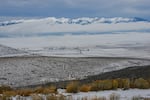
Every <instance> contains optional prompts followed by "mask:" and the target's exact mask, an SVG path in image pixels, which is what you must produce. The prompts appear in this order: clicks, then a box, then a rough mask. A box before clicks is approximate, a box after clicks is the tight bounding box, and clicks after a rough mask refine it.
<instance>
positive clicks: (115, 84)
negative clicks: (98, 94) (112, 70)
mask: <svg viewBox="0 0 150 100" xmlns="http://www.w3.org/2000/svg"><path fill="white" fill-rule="evenodd" d="M112 88H113V89H117V88H118V81H117V80H112Z"/></svg>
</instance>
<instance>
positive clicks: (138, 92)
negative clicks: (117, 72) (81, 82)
mask: <svg viewBox="0 0 150 100" xmlns="http://www.w3.org/2000/svg"><path fill="white" fill-rule="evenodd" d="M59 92H60V93H62V94H63V95H66V96H72V98H73V100H82V99H81V98H85V97H87V98H88V100H90V99H92V98H94V97H106V98H107V100H109V97H110V95H111V94H115V95H117V96H119V97H120V100H132V98H133V97H143V98H150V89H145V90H142V89H129V90H121V89H119V90H109V91H107V90H106V91H98V92H88V93H84V92H80V93H76V94H72V93H65V90H59ZM140 100H141V99H140Z"/></svg>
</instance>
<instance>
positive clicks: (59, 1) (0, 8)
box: [0, 0, 150, 19]
mask: <svg viewBox="0 0 150 100" xmlns="http://www.w3.org/2000/svg"><path fill="white" fill-rule="evenodd" d="M0 16H30V17H33V16H43V17H47V16H53V17H120V16H121V17H142V18H146V19H150V0H0Z"/></svg>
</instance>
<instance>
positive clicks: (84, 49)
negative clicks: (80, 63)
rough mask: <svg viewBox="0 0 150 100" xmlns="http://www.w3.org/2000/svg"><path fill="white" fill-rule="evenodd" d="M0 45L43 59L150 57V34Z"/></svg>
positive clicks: (8, 40) (12, 40) (4, 42)
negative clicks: (55, 57)
mask: <svg viewBox="0 0 150 100" xmlns="http://www.w3.org/2000/svg"><path fill="white" fill-rule="evenodd" d="M0 44H2V45H5V46H9V47H13V48H15V49H19V50H21V51H26V52H28V53H31V54H38V55H44V56H63V57H93V56H94V57H95V56H99V57H135V58H150V33H139V32H130V33H128V32H127V33H126V32H124V33H117V34H99V35H65V36H45V37H44V36H43V37H16V38H0ZM1 56H2V55H1Z"/></svg>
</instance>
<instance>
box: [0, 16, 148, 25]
mask: <svg viewBox="0 0 150 100" xmlns="http://www.w3.org/2000/svg"><path fill="white" fill-rule="evenodd" d="M34 21H47V22H48V23H49V24H80V25H87V24H93V23H94V24H95V23H96V24H97V23H128V22H141V21H145V22H146V21H148V20H146V19H142V18H138V17H134V18H123V17H114V18H98V17H95V18H89V17H82V18H76V19H70V18H55V17H48V18H40V19H38V18H37V19H20V20H19V19H18V20H9V21H2V22H0V26H7V25H12V24H18V23H24V22H34Z"/></svg>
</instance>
